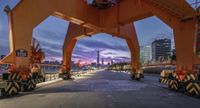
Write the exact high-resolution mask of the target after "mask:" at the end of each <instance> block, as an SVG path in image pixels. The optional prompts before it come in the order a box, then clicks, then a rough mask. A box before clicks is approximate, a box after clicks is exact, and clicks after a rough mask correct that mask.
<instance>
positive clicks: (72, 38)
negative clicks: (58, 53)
mask: <svg viewBox="0 0 200 108" xmlns="http://www.w3.org/2000/svg"><path fill="white" fill-rule="evenodd" d="M88 34H90V35H92V34H96V32H95V31H93V30H91V29H87V28H84V27H82V26H80V25H77V24H74V23H70V24H69V28H68V31H67V35H66V37H65V40H64V44H63V66H64V67H65V69H66V70H67V71H70V70H71V58H72V52H73V49H74V46H75V44H76V42H77V40H78V39H79V38H83V37H86V36H88Z"/></svg>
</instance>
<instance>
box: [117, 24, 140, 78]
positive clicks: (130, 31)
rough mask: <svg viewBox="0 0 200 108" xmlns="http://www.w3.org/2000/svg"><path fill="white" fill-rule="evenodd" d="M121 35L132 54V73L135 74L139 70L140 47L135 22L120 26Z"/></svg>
mask: <svg viewBox="0 0 200 108" xmlns="http://www.w3.org/2000/svg"><path fill="white" fill-rule="evenodd" d="M120 36H121V37H122V38H124V39H125V40H126V42H127V44H128V47H129V50H130V54H131V67H132V73H133V74H135V73H136V72H137V71H138V70H139V67H140V66H139V64H140V62H139V58H140V47H139V43H138V39H137V34H136V31H135V27H134V24H133V23H130V24H126V25H124V26H122V27H120Z"/></svg>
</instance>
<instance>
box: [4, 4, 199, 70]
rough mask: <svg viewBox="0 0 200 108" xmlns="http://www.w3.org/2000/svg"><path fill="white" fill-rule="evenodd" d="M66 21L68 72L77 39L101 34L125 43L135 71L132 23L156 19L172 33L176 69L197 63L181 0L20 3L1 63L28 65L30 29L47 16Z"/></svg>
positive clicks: (191, 19) (189, 16)
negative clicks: (23, 53)
mask: <svg viewBox="0 0 200 108" xmlns="http://www.w3.org/2000/svg"><path fill="white" fill-rule="evenodd" d="M50 15H52V16H55V17H58V18H61V19H64V20H67V21H69V22H70V25H69V29H68V32H67V35H66V38H65V41H64V46H63V65H64V66H65V68H66V69H67V70H70V67H71V65H70V63H71V55H72V50H73V48H74V45H75V44H76V41H77V39H79V38H81V37H84V36H91V35H93V34H96V33H100V32H105V33H108V34H111V35H113V36H117V37H120V38H123V39H125V40H126V42H127V44H128V46H129V48H130V52H131V63H132V69H133V72H136V71H137V70H138V69H139V50H140V49H139V43H138V40H137V35H136V32H135V27H134V25H133V22H134V21H138V20H140V19H144V18H147V17H151V16H157V17H158V18H160V19H161V20H162V21H163V22H165V23H166V24H167V25H168V26H170V27H171V28H172V29H173V31H174V39H175V47H176V53H177V62H176V63H177V64H176V65H177V69H181V67H183V66H185V67H187V68H188V69H192V66H193V64H198V63H200V61H199V59H198V58H197V56H196V55H195V54H194V41H195V24H196V23H197V17H196V16H198V15H199V13H197V12H196V11H195V10H194V9H193V8H192V7H190V5H189V4H188V3H187V2H186V1H185V0H120V2H119V3H118V4H116V5H115V6H112V7H110V8H107V9H97V8H94V7H92V6H89V5H88V4H87V3H86V1H85V0H21V2H20V3H19V4H18V5H17V6H16V7H15V8H14V9H13V10H12V11H11V12H10V13H9V16H10V18H9V20H10V26H9V28H10V31H9V32H10V51H11V52H10V54H9V55H8V56H7V57H5V58H4V59H3V60H2V61H1V62H2V63H3V62H7V63H12V64H15V65H16V66H21V65H23V66H27V67H28V66H29V64H30V61H29V58H30V53H31V52H30V51H31V40H32V32H33V28H35V27H36V26H37V25H38V24H39V23H41V22H42V21H43V20H45V19H46V18H47V17H48V16H50ZM18 49H24V50H26V51H28V56H27V57H18V56H16V50H18ZM133 74H134V73H133Z"/></svg>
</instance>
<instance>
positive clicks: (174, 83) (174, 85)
mask: <svg viewBox="0 0 200 108" xmlns="http://www.w3.org/2000/svg"><path fill="white" fill-rule="evenodd" d="M169 88H170V89H171V90H175V91H177V90H178V89H179V85H178V81H177V80H170V82H169Z"/></svg>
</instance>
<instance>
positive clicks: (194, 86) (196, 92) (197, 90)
mask: <svg viewBox="0 0 200 108" xmlns="http://www.w3.org/2000/svg"><path fill="white" fill-rule="evenodd" d="M186 91H187V93H188V94H190V95H192V96H198V97H200V83H199V82H190V83H189V84H188V85H187V86H186Z"/></svg>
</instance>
